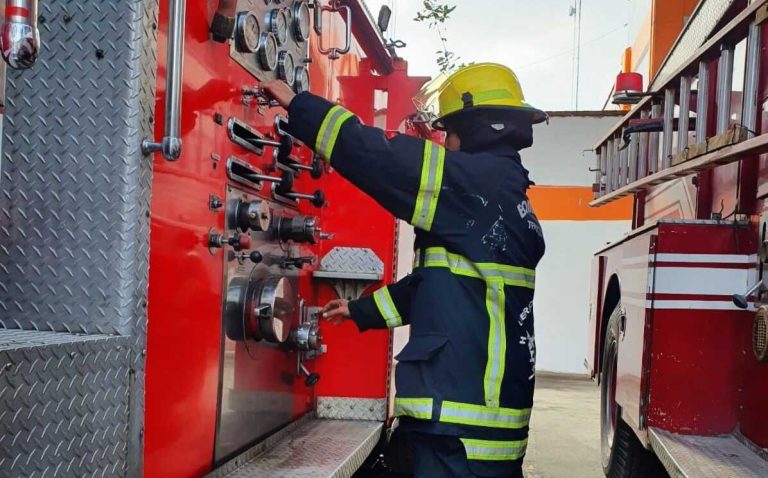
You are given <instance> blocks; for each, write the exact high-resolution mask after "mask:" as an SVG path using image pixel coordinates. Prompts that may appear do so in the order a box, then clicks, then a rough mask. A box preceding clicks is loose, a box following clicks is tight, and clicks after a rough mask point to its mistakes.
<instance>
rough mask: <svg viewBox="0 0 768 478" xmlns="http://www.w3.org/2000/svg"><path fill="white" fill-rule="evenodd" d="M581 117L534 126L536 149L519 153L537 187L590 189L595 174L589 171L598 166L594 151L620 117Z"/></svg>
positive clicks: (552, 119)
mask: <svg viewBox="0 0 768 478" xmlns="http://www.w3.org/2000/svg"><path fill="white" fill-rule="evenodd" d="M605 113H606V114H608V115H610V114H611V112H605ZM555 114H559V113H555ZM582 114H583V113H582ZM578 115H579V113H575V114H574V116H553V117H552V118H550V120H549V125H547V124H545V123H543V124H539V125H537V126H535V127H534V129H533V146H532V147H531V148H528V149H524V150H523V151H521V153H520V154H521V155H522V157H523V164H524V165H525V167H526V169H528V170H529V171H530V172H531V180H533V181H534V182H535V183H536V184H539V185H542V186H545V185H546V186H590V187H591V186H592V183H594V182H595V173H593V172H590V171H589V168H592V167H594V166H595V155H594V153H593V152H592V151H591V149H592V148H593V147H594V146H595V143H597V142H598V141H599V140H600V139H601V138H602V137H603V135H605V134H606V133H607V132H608V130H609V129H610V128H611V126H613V125H614V124H616V123H617V122H618V121H619V118H620V116H614V115H610V116H602V117H595V116H578ZM587 150H590V151H587Z"/></svg>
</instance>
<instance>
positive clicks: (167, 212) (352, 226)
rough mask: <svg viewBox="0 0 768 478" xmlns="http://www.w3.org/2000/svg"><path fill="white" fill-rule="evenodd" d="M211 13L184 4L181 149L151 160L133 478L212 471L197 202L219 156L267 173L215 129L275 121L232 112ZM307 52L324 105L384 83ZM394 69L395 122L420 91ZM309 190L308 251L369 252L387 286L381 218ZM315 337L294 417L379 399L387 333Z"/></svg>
mask: <svg viewBox="0 0 768 478" xmlns="http://www.w3.org/2000/svg"><path fill="white" fill-rule="evenodd" d="M216 3H217V2H188V6H187V10H188V11H187V25H186V47H185V48H186V49H185V52H184V54H185V58H184V68H185V71H184V85H183V86H184V93H183V105H182V111H183V119H182V131H183V142H184V149H183V152H182V156H181V159H180V160H179V161H177V162H173V163H170V162H166V161H164V160H163V159H162V158H161V157H159V156H158V157H155V158H154V178H153V195H152V198H151V215H152V218H151V219H152V226H151V227H152V228H151V241H150V278H149V303H148V315H149V328H148V344H147V376H146V415H145V444H144V475H145V476H151V477H153V478H154V477H192V476H201V475H203V474H205V473H206V472H208V471H210V470H211V468H212V465H213V450H214V439H215V436H214V435H215V431H216V417H217V401H218V399H219V397H218V396H217V395H218V389H219V381H220V379H221V363H220V361H221V356H222V350H221V348H222V343H223V341H222V330H221V313H222V303H223V297H222V289H223V274H224V272H223V264H224V260H223V257H222V254H224V253H225V252H224V251H221V250H219V251H214V252H213V253H212V252H209V250H208V248H207V235H208V232H209V230H210V229H212V228H213V229H217V230H219V231H221V230H222V229H223V227H224V217H223V212H221V211H216V212H215V211H211V210H209V208H208V201H209V197H210V195H216V196H218V197H220V198H224V196H225V188H226V186H227V178H226V159H227V157H228V156H229V155H233V154H234V155H237V156H238V157H239V158H240V159H243V160H246V161H248V162H250V163H251V164H253V165H254V166H257V167H259V168H261V169H263V170H265V171H268V169H269V165H270V163H271V156H272V151H271V149H269V148H268V149H267V151H266V153H265V155H264V156H263V157H257V156H254V155H252V154H248V153H246V152H245V150H243V149H240V148H239V147H237V146H235V145H233V144H232V143H231V142H230V141H229V139H228V138H227V133H226V127H225V126H222V125H221V124H220V121H218V122H217V118H223V119H224V121H223V122H224V123H225V124H226V119H228V118H229V117H231V116H234V117H237V118H240V119H242V120H244V121H246V122H247V123H249V124H250V125H251V126H252V127H255V128H256V129H259V130H260V131H262V132H264V133H271V132H272V125H273V118H274V115H275V114H277V113H278V112H279V111H278V110H268V111H266V112H264V114H262V113H260V112H259V111H258V108H256V107H255V106H245V105H244V104H243V101H242V96H241V94H240V89H241V87H242V86H243V85H254V84H255V83H256V81H255V80H254V79H253V78H252V77H251V76H250V75H249V74H247V73H246V72H245V71H244V70H243V69H242V68H240V67H239V66H237V65H236V64H235V63H234V62H232V61H227V60H223V59H228V58H229V48H230V47H229V45H228V44H221V43H216V42H214V41H211V40H210V39H209V33H208V28H209V22H210V20H211V18H212V17H213V14H214V13H215V9H216V5H215V4H216ZM165 4H166V2H165V1H163V2H161V7H160V12H161V15H160V21H159V28H158V36H159V41H158V44H159V45H161V46H160V48H159V50H160V51H158V55H157V56H158V59H159V65H158V73H159V74H158V81H157V89H158V94H157V101H156V117H155V124H157V125H162V124H163V113H164V103H165V72H166V68H165V47H164V45H165V43H166V37H167V29H168V18H167V15H166V11H167V8H166V5H165ZM353 11H354V10H353ZM343 27H344V26H343V25H342V24H339V25H337V28H336V30H335V31H332V32H331V36H333V37H337V38H340V37H343V31H342V30H343ZM359 28H362V26H361V25H358V29H359ZM358 29H356V30H355V31H356V32H359V31H360V30H358ZM356 40H357V43H356V44H357V45H362V47H363V48H362V50H366V51H374V50H375V49H376V48H378V47H374V46H371V45H369V43H368V39H367V38H366V37H365V36H364V37H363V38H357V39H356ZM312 52H313V59H314V61H313V62H312V64H311V66H310V68H311V76H312V82H313V84H312V89H313V91H314V92H315V93H317V94H320V95H322V96H325V97H327V98H329V99H332V100H336V99H339V96H340V95H339V93H340V91H341V87H340V86H339V83H338V81H337V79H338V77H339V76H344V77H345V81H347V82H348V83H350V84H351V83H352V82H354V80H355V76H356V75H358V74H359V73H361V74H362V75H363V77H364V78H367V80H364V81H362V82H358V83H357V85H358V86H360V85H363V86H364V85H365V84H368V86H367V89H368V90H370V91H372V90H373V88H374V85H378V84H379V83H378V82H381V81H386V79H385V78H378V77H374V76H373V75H371V73H370V69H371V68H374V67H375V68H377V69H378V67H379V66H378V64H374V63H371V62H370V61H369V60H366V61H363V62H361V61H360V59H361V56H362V51H360V50H359V49H357V47H355V48H353V51H352V53H350V54H349V55H346V56H344V57H342V58H341V59H340V60H338V61H336V62H331V61H329V60H328V59H327V58H325V57H323V56H321V55H320V54H319V53H317V52H316V51H315V49H314V48H313V49H312ZM400 65H402V68H401V69H397V70H395V71H394V73H393V77H392V78H393V79H392V81H393V83H392V86H393V88H397V89H399V88H406V87H407V89H405V90H404V91H402V94H398V92H395V94H394V95H393V94H390V98H389V105H388V107H389V110H390V111H394V112H396V114H397V115H398V116H397V121H401V119H402V118H400V115H404V114H405V112H406V111H407V110H408V108H409V107H410V108H412V103H411V102H410V98H407V101H406V96H407V95H408V94H409V91H411V90H412V89H413V87H414V86H415V85H417V84H419V82H420V81H422V80H423V79H416V80H411V79H408V77H407V74H406V70H405V69H404V62H403V63H400ZM374 79H375V80H374ZM361 91H362V90H361ZM344 96H345V97H348V98H345V103H347V106H348V107H349V108H350V109H351V110H352V111H354V112H356V113H359V114H361V115H363V116H364V117H365V116H368V118H366V119H371V118H370V111H371V108H372V104H369V103H366V102H367V101H370V103H372V100H371V97H370V96H361V97H360V98H354V97H352V96H351V95H350V94H345V95H344ZM281 113H283V114H284V112H281ZM219 115H220V116H219ZM300 157H301V158H302V159H303V160H305V161H306V160H308V159H309V158H310V154H309V152H308V151H306V150H303V151H302V152H301V153H300ZM304 176H308V175H304ZM318 188H320V189H323V190H324V191H325V192H326V195H327V198H328V203H329V205H328V207H327V208H325V209H323V210H322V211H318V210H317V209H315V208H313V207H311V206H307V205H304V204H302V205H301V209H302V211H304V212H305V213H309V214H313V215H319V216H320V217H321V221H322V225H323V229H324V230H327V231H329V232H332V233H334V234H335V238H334V239H333V240H329V241H324V243H322V244H321V245H320V246H319V247H317V248H314V251H313V252H314V253H316V254H318V255H319V256H320V257H322V255H323V254H325V253H326V252H328V251H329V250H330V249H331V248H333V247H335V246H355V247H368V248H371V249H373V250H374V251H375V252H376V253H377V255H378V256H379V257H380V258H381V259H382V260H383V262H384V264H385V270H386V271H388V273H387V274H385V280H386V281H390V280H391V279H392V278H393V273H392V271H393V270H394V261H395V253H396V251H395V234H394V231H395V221H394V219H393V218H392V216H391V215H389V214H387V213H386V212H385V211H384V210H383V209H381V208H380V207H379V206H378V205H377V204H376V203H375V202H374V201H373V200H371V199H370V198H368V197H366V196H365V195H363V194H362V193H361V192H360V191H359V190H357V189H356V188H355V187H354V186H352V185H351V184H349V183H348V182H347V181H345V180H344V179H343V178H341V177H340V176H339V175H338V174H334V173H332V172H331V173H329V174H326V175H325V176H324V177H323V179H321V180H320V181H314V180H311V179H310V178H308V177H303V178H301V179H299V180H298V182H297V186H296V189H297V190H300V191H314V190H315V189H318ZM268 192H269V191H265V194H266V193H268ZM299 284H300V286H299V293H300V295H301V297H302V298H304V299H305V300H306V302H307V304H309V305H323V304H324V303H325V302H326V301H328V300H330V299H332V298H335V292H333V290H332V289H331V288H330V287H329V286H328V285H325V284H321V283H318V282H317V281H315V280H313V279H312V278H311V271H310V270H307V271H305V272H304V273H303V275H302V277H301V279H300V283H299ZM323 336H324V339H325V340H324V341H325V343H326V344H327V345H328V354H327V355H325V356H323V357H321V358H320V359H319V360H318V361H317V363H316V364H312V365H310V368H312V367H316V369H317V371H319V372H320V374H321V376H322V379H321V380H320V382H319V384H318V385H317V386H316V388H315V390H314V392H315V393H314V395H313V394H312V393H311V392H310V391H309V390H307V389H305V388H304V385H303V383H302V382H303V381H300V380H297V381H296V382H297V385H296V390H295V392H296V393H295V396H296V397H299V398H297V400H296V401H295V403H294V415H295V416H299V415H300V414H302V413H304V412H306V411H307V410H309V409H311V407H312V402H313V400H312V398H313V396H316V395H325V396H341V397H367V398H368V397H371V398H372V397H375V398H384V397H386V396H387V393H386V387H387V383H388V381H387V373H388V364H389V334H388V333H387V332H373V333H367V334H359V333H358V332H357V330H356V329H355V328H354V326H353V325H351V324H345V325H343V326H340V327H333V326H330V325H328V324H324V325H323ZM235 353H243V351H242V350H237V351H236V352H235ZM258 372H259V371H252V370H245V371H240V370H238V371H237V377H236V380H240V382H239V383H240V384H242V385H243V386H244V387H259V386H260V384H259V382H258V379H257V376H258ZM262 372H263V371H262ZM238 386H239V385H238ZM301 397H304V398H303V399H302V398H301Z"/></svg>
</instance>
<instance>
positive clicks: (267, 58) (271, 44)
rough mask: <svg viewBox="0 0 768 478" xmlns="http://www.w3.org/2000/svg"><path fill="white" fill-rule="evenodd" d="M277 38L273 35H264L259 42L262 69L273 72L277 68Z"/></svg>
mask: <svg viewBox="0 0 768 478" xmlns="http://www.w3.org/2000/svg"><path fill="white" fill-rule="evenodd" d="M277 48H278V47H277V38H275V35H273V34H272V33H262V34H261V40H260V41H259V61H260V62H261V68H262V69H264V70H267V71H273V70H274V69H275V68H277Z"/></svg>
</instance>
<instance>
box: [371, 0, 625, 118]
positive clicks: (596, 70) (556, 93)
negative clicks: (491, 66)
mask: <svg viewBox="0 0 768 478" xmlns="http://www.w3.org/2000/svg"><path fill="white" fill-rule="evenodd" d="M445 1H446V3H448V4H451V5H455V6H457V8H456V10H455V11H454V12H453V15H452V17H451V20H450V21H449V22H448V24H447V27H446V31H445V32H444V33H445V36H446V37H447V38H448V49H449V50H451V51H453V52H455V53H456V54H458V55H459V56H460V57H461V61H462V62H467V63H468V62H483V61H493V62H498V63H503V64H506V65H507V66H509V67H511V68H512V69H513V70H514V71H515V72H516V73H517V75H518V77H519V79H520V81H521V83H522V86H523V92H524V93H525V96H526V99H527V101H528V102H529V103H531V104H532V105H534V106H536V107H537V108H540V109H545V110H548V111H555V110H572V109H574V98H573V97H574V95H573V90H574V88H573V85H574V81H573V79H574V75H573V61H572V59H573V53H574V50H575V49H574V18H573V17H571V16H570V15H569V11H570V8H571V7H572V6H573V5H574V0H445ZM636 2H637V0H582V40H581V44H582V48H581V74H580V81H579V84H580V88H579V89H580V91H579V108H578V109H580V110H600V109H602V108H603V104H604V103H605V101H606V98H607V97H608V95H609V93H610V92H611V87H612V85H613V82H614V80H615V78H616V74H617V73H618V72H619V69H620V68H621V59H622V55H623V52H624V49H625V48H626V47H627V46H628V45H629V44H630V41H629V36H630V28H629V27H628V23H631V22H630V21H629V20H630V16H631V15H632V12H633V4H634V3H636ZM367 3H368V7H369V8H370V10H371V12H372V13H373V15H374V18H376V17H377V16H378V15H377V14H378V11H379V8H381V6H382V5H384V4H387V5H389V6H390V7H394V8H393V10H394V12H395V14H394V15H393V18H392V21H391V23H390V28H389V31H388V32H387V34H386V36H387V37H388V38H394V39H397V40H402V41H404V42H406V43H407V44H408V46H407V47H406V48H403V49H401V50H399V54H400V56H401V57H403V58H405V59H406V60H408V63H409V68H410V73H411V74H412V75H417V76H418V75H425V76H432V77H434V76H436V75H437V74H439V68H438V67H437V65H436V62H435V59H436V57H437V54H436V53H435V52H436V51H438V50H439V49H440V48H441V45H440V39H439V35H438V34H437V32H436V31H434V30H429V29H428V27H427V25H426V24H424V23H416V22H414V21H413V19H414V18H415V17H416V12H417V11H418V10H419V9H420V8H421V6H422V2H421V0H367Z"/></svg>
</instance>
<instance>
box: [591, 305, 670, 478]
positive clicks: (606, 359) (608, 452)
mask: <svg viewBox="0 0 768 478" xmlns="http://www.w3.org/2000/svg"><path fill="white" fill-rule="evenodd" d="M623 319H624V317H623V312H622V308H621V302H619V303H618V304H616V307H615V308H614V310H613V313H611V317H610V319H609V320H608V326H607V328H606V330H605V341H604V342H603V344H604V345H603V362H602V367H601V371H600V444H601V447H600V449H601V453H602V464H603V473H605V476H606V477H608V478H665V477H668V476H669V475H668V474H667V472H666V470H664V467H663V465H662V464H661V462H660V461H659V460H658V458H656V456H655V455H654V454H653V453H652V452H650V451H649V450H646V449H645V447H644V446H643V444H642V443H640V440H638V438H637V436H635V432H634V431H633V430H632V428H630V426H629V425H627V424H626V423H624V421H623V420H622V419H621V408H620V407H619V405H618V404H616V364H617V359H618V351H619V325H620V323H621V321H622V320H623Z"/></svg>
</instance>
